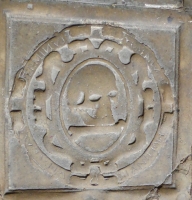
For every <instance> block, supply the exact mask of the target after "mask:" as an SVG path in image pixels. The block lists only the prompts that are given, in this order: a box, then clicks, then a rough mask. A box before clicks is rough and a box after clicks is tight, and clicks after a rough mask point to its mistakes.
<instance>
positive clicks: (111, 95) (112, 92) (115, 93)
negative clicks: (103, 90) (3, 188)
mask: <svg viewBox="0 0 192 200" xmlns="http://www.w3.org/2000/svg"><path fill="white" fill-rule="evenodd" d="M108 96H109V97H116V96H117V91H116V90H112V91H110V92H109V93H108Z"/></svg>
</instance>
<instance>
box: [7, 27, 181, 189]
mask: <svg viewBox="0 0 192 200" xmlns="http://www.w3.org/2000/svg"><path fill="white" fill-rule="evenodd" d="M137 38H138V35H137V36H134V31H133V30H131V29H130V30H129V29H128V28H125V27H115V26H111V25H103V24H91V25H90V24H84V25H81V24H80V25H74V26H68V27H66V28H64V29H63V30H62V31H60V32H59V33H57V34H55V35H54V37H51V38H50V39H48V40H46V41H45V42H43V43H42V44H41V46H39V47H38V48H37V49H36V50H35V51H34V52H33V53H32V55H31V57H30V59H28V60H27V61H26V62H25V63H24V65H23V67H22V68H20V69H19V70H18V71H17V73H16V74H15V78H14V83H13V86H12V91H11V92H10V93H9V94H10V96H9V98H8V101H7V110H8V111H7V112H8V113H9V114H8V116H9V117H8V118H9V124H10V127H9V129H10V130H9V131H11V134H12V136H11V137H12V138H14V139H16V140H17V142H18V144H19V145H20V146H21V147H22V149H23V150H24V151H25V152H26V154H27V156H28V158H29V162H30V164H29V165H30V166H31V167H32V168H33V169H35V170H40V171H42V173H44V174H48V175H51V178H52V179H53V180H54V181H59V186H58V184H56V183H55V185H54V184H53V186H49V187H50V188H51V187H52V188H53V189H55V188H56V189H57V188H63V189H69V188H70V189H90V188H94V189H105V190H109V189H115V190H121V189H126V188H128V187H131V186H132V187H133V186H134V187H139V186H149V185H159V184H162V183H165V184H169V185H170V184H172V177H170V176H167V175H168V174H169V173H170V172H171V170H172V157H173V149H174V148H173V144H174V138H175V131H174V130H175V128H174V127H175V126H176V124H175V117H176V113H175V112H176V108H177V107H176V96H175V94H176V93H175V91H176V90H175V86H174V85H173V84H174V82H175V81H174V79H171V78H170V77H171V76H170V74H169V75H167V71H166V69H164V68H165V66H161V62H159V61H158V60H157V56H156V54H155V53H156V52H154V51H153V49H152V48H151V47H150V46H147V45H146V44H144V43H142V42H140V41H139V40H138V39H137ZM170 73H175V71H172V72H170ZM172 83H173V84H172ZM9 140H10V138H9ZM11 141H12V139H11ZM9 145H11V144H9ZM11 149H12V146H10V152H12V150H11ZM12 156H13V152H12V153H10V160H11V159H12ZM18 162H19V160H18ZM11 165H13V163H11ZM45 165H46V167H45ZM53 166H54V167H53ZM52 167H53V168H52ZM161 168H163V171H161ZM11 169H12V168H11ZM54 170H55V171H56V173H55V172H54ZM10 171H11V170H10ZM146 175H147V176H148V179H147V180H146V178H145V176H146ZM29 182H30V180H29ZM37 187H38V186H37ZM41 187H42V186H39V188H41ZM22 188H25V186H23V187H22ZM22 188H20V189H22ZM33 188H34V187H33ZM12 189H13V190H14V189H17V188H13V186H12Z"/></svg>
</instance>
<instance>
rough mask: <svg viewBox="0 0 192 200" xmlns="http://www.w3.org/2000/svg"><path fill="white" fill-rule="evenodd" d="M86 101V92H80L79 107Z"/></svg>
mask: <svg viewBox="0 0 192 200" xmlns="http://www.w3.org/2000/svg"><path fill="white" fill-rule="evenodd" d="M84 101H85V93H84V92H80V94H79V97H78V100H77V105H80V104H82V103H83V102H84Z"/></svg>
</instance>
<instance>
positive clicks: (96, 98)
mask: <svg viewBox="0 0 192 200" xmlns="http://www.w3.org/2000/svg"><path fill="white" fill-rule="evenodd" d="M101 97H102V95H100V94H92V95H91V96H89V100H90V101H98V100H99V99H100V98H101Z"/></svg>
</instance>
